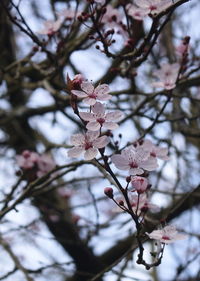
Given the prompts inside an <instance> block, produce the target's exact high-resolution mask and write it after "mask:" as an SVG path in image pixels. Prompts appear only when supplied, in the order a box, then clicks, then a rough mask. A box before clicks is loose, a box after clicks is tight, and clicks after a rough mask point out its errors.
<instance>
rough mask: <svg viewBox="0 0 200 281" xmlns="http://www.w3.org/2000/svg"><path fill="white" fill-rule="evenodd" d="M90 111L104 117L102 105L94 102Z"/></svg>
mask: <svg viewBox="0 0 200 281" xmlns="http://www.w3.org/2000/svg"><path fill="white" fill-rule="evenodd" d="M92 111H93V112H94V113H95V114H102V115H104V114H105V107H104V106H103V104H102V103H100V102H96V103H95V105H93V107H92Z"/></svg>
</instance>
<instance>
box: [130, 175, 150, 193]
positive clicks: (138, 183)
mask: <svg viewBox="0 0 200 281" xmlns="http://www.w3.org/2000/svg"><path fill="white" fill-rule="evenodd" d="M131 184H132V187H133V189H130V191H137V193H143V192H145V191H146V190H147V187H148V185H149V183H148V180H147V179H146V178H144V177H139V176H135V177H133V178H132V179H131Z"/></svg>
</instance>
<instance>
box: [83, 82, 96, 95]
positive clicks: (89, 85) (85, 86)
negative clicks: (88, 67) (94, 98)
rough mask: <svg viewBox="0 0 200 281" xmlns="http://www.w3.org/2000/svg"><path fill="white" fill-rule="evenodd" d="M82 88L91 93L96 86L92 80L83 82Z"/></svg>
mask: <svg viewBox="0 0 200 281" xmlns="http://www.w3.org/2000/svg"><path fill="white" fill-rule="evenodd" d="M81 89H82V90H83V91H84V92H86V93H87V94H88V95H89V94H92V93H93V91H94V86H93V85H92V83H90V82H82V83H81Z"/></svg>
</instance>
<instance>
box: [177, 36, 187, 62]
mask: <svg viewBox="0 0 200 281" xmlns="http://www.w3.org/2000/svg"><path fill="white" fill-rule="evenodd" d="M189 42H190V37H189V36H186V37H185V38H183V40H182V41H181V43H180V44H179V45H178V46H176V53H177V55H178V56H181V57H183V56H185V55H187V53H188V48H189Z"/></svg>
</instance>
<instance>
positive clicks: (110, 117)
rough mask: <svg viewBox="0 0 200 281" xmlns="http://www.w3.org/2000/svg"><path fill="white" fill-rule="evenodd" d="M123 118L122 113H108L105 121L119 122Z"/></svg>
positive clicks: (118, 111)
mask: <svg viewBox="0 0 200 281" xmlns="http://www.w3.org/2000/svg"><path fill="white" fill-rule="evenodd" d="M123 116H124V113H123V112H122V111H120V110H116V111H113V112H109V113H107V114H106V120H108V121H119V120H120V119H122V118H123Z"/></svg>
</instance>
